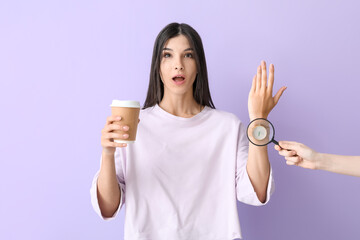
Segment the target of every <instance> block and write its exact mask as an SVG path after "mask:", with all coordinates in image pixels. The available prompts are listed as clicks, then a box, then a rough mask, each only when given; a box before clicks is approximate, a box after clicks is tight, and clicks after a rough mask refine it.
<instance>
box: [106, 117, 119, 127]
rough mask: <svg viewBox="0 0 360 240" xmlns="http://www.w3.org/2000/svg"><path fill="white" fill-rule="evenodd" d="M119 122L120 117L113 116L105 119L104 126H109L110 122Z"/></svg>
mask: <svg viewBox="0 0 360 240" xmlns="http://www.w3.org/2000/svg"><path fill="white" fill-rule="evenodd" d="M120 120H121V116H117V115H113V116H110V117H107V118H106V124H105V125H109V124H111V123H112V122H115V121H120Z"/></svg>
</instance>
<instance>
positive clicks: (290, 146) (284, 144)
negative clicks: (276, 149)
mask: <svg viewBox="0 0 360 240" xmlns="http://www.w3.org/2000/svg"><path fill="white" fill-rule="evenodd" d="M279 145H280V147H281V148H283V149H287V150H295V151H296V152H299V151H300V144H299V143H298V142H290V141H280V142H279Z"/></svg>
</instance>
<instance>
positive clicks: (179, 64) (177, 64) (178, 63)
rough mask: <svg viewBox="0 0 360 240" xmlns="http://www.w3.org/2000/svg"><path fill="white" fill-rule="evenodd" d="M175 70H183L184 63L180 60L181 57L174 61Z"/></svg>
mask: <svg viewBox="0 0 360 240" xmlns="http://www.w3.org/2000/svg"><path fill="white" fill-rule="evenodd" d="M175 70H178V71H179V70H184V65H183V63H182V61H181V59H178V60H177V61H176V62H175Z"/></svg>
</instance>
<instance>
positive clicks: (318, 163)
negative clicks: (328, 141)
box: [314, 152, 328, 170]
mask: <svg viewBox="0 0 360 240" xmlns="http://www.w3.org/2000/svg"><path fill="white" fill-rule="evenodd" d="M314 160H315V169H317V170H325V169H327V168H328V166H327V164H328V163H327V162H326V161H325V154H324V153H318V152H315V153H314Z"/></svg>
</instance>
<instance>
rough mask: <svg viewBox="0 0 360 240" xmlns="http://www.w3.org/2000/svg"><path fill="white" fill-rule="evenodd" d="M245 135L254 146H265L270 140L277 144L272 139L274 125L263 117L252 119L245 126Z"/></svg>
mask: <svg viewBox="0 0 360 240" xmlns="http://www.w3.org/2000/svg"><path fill="white" fill-rule="evenodd" d="M246 135H247V138H248V139H249V141H250V142H251V143H252V144H254V145H256V146H266V145H268V144H269V143H271V142H272V143H275V144H276V145H279V143H278V142H277V141H276V140H275V139H274V137H275V128H274V125H272V123H271V122H270V121H268V120H267V119H265V118H256V119H254V120H252V121H251V122H250V123H249V125H248V127H247V130H246ZM279 146H280V145H279Z"/></svg>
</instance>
